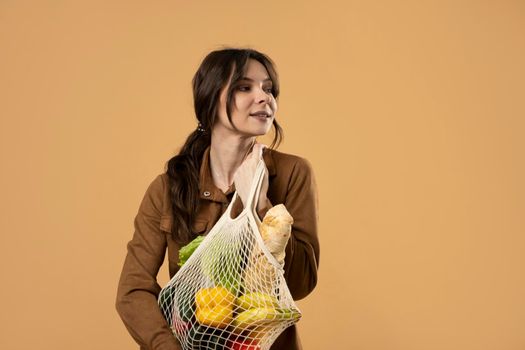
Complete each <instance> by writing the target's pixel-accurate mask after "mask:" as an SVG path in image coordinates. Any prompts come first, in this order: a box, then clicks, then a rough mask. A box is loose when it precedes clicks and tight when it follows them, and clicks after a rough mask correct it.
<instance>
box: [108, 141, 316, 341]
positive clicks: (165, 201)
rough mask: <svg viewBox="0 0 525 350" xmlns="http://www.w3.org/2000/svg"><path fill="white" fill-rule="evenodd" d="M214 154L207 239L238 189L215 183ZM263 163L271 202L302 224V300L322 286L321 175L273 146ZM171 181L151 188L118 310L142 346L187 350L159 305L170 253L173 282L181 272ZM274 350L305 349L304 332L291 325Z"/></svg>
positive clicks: (295, 230) (204, 206)
mask: <svg viewBox="0 0 525 350" xmlns="http://www.w3.org/2000/svg"><path fill="white" fill-rule="evenodd" d="M209 151H210V147H208V148H207V149H206V152H205V153H204V156H203V160H202V165H201V170H200V184H199V187H200V201H201V202H200V204H201V206H200V208H201V209H200V210H199V212H198V214H197V220H196V222H195V224H194V227H193V228H194V230H195V232H197V233H198V234H200V235H205V234H207V233H208V232H209V231H210V229H211V228H212V227H213V225H214V224H215V223H216V222H217V221H218V220H219V218H220V216H221V215H222V213H223V212H224V211H225V210H226V208H227V206H228V204H229V203H230V200H231V197H232V195H233V193H234V191H235V186H234V185H232V186H231V187H230V188H229V190H228V191H227V192H226V193H224V192H222V190H220V189H219V188H218V187H217V186H215V184H214V182H213V179H212V177H211V172H210V168H209ZM263 159H264V162H265V164H266V167H267V168H268V175H269V188H268V199H269V200H270V202H271V203H272V205H276V204H279V203H283V204H284V205H285V206H286V209H287V210H288V211H289V212H290V214H291V215H292V217H293V219H294V223H293V226H292V235H291V237H290V240H289V241H288V245H287V246H286V259H285V265H284V269H285V279H286V281H287V284H288V287H289V289H290V291H291V294H292V296H293V298H294V299H295V300H299V299H302V298H304V297H306V296H307V295H308V294H309V293H310V292H311V291H312V290H313V289H314V287H315V285H316V284H317V270H318V266H319V240H318V235H317V230H318V197H317V185H316V181H315V177H314V173H313V170H312V167H311V164H310V163H309V162H308V161H307V160H306V159H304V158H301V157H299V156H296V155H292V154H286V153H282V152H279V151H276V150H271V149H268V148H265V149H264V151H263ZM168 181H169V178H168V175H167V174H166V173H163V174H160V175H157V177H156V178H155V179H154V180H153V181H152V182H151V184H150V185H149V187H148V189H147V190H146V193H145V195H144V197H143V199H142V202H141V204H140V206H139V209H138V213H137V215H136V217H135V220H134V227H135V232H134V234H133V238H132V239H131V241H129V243H128V245H127V255H126V259H125V262H124V266H123V269H122V273H121V276H120V281H119V285H118V291H117V299H116V308H117V311H118V313H119V315H120V317H121V318H122V321H123V322H124V324H125V326H126V328H127V329H128V331H129V333H130V334H131V336H132V337H133V338H134V339H135V341H136V342H137V343H138V344H139V345H140V348H141V349H152V350H153V349H154V350H178V349H181V347H180V344H179V343H178V341H177V340H176V338H175V337H174V335H173V333H172V331H171V330H170V328H169V327H168V324H167V322H166V321H165V319H164V317H163V316H162V314H161V312H160V309H159V307H158V304H157V297H158V294H159V292H160V290H161V286H159V284H158V283H157V279H156V276H157V273H158V271H159V268H160V266H161V265H162V263H163V261H164V257H165V254H166V249H167V250H168V263H169V274H170V278H171V277H173V276H174V275H175V273H176V272H177V271H178V266H177V262H178V252H179V248H180V246H179V245H178V244H177V243H176V242H175V241H174V240H173V238H172V236H171V234H170V232H171V229H172V224H173V218H172V213H171V202H170V196H169V182H168ZM269 208H270V207H267V208H264V209H263V210H262V211H261V212H260V213H259V214H260V216H261V215H262V216H264V214H265V213H266V211H267V210H268V209H269ZM241 210H242V202H241V201H240V199H239V200H238V201H236V203H234V207H233V210H232V211H233V214H232V215H233V216H234V217H235V216H237V215H238V214H239V213H240V211H241ZM304 317H312V316H311V315H310V316H309V315H304ZM271 349H272V350H296V349H302V347H301V343H300V340H299V337H298V335H297V329H296V327H295V326H291V327H289V328H287V329H286V330H285V331H284V332H283V333H282V334H281V335H280V336H279V337H278V338H277V340H276V341H275V343H274V344H273V345H272V347H271Z"/></svg>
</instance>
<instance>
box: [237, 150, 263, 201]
mask: <svg viewBox="0 0 525 350" xmlns="http://www.w3.org/2000/svg"><path fill="white" fill-rule="evenodd" d="M265 147H266V145H263V144H262V143H258V142H257V143H255V144H254V145H253V148H252V151H251V152H250V154H248V156H247V157H246V159H245V160H244V161H243V162H242V163H241V165H240V166H239V167H238V168H237V170H236V171H235V174H234V175H233V181H234V183H235V190H236V191H237V194H238V195H239V197H240V198H241V201H242V203H243V205H244V206H246V202H247V201H248V195H249V194H250V193H249V192H250V186H251V184H252V181H253V177H254V175H255V170H256V169H257V164H258V163H259V160H261V159H262V153H263V149H264V148H265ZM268 185H269V183H268V169H267V168H266V165H265V166H264V178H263V183H262V185H261V191H260V193H259V200H258V202H257V211H259V209H261V208H263V207H264V206H265V205H267V204H269V201H268V198H267V193H268Z"/></svg>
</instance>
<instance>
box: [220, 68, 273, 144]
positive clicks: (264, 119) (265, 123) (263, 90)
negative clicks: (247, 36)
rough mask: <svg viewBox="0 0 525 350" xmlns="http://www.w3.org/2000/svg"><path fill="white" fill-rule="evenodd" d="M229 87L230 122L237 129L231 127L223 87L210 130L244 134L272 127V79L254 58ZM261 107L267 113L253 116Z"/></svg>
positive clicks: (257, 133)
mask: <svg viewBox="0 0 525 350" xmlns="http://www.w3.org/2000/svg"><path fill="white" fill-rule="evenodd" d="M239 83H240V85H238V87H237V88H236V89H235V90H234V91H233V105H232V107H233V108H232V111H231V117H232V122H233V124H234V125H235V126H236V128H237V131H236V130H235V129H233V127H232V125H231V123H230V121H229V120H228V117H227V115H226V89H227V87H228V86H229V85H230V83H228V85H227V86H226V87H224V88H223V89H222V91H221V96H220V102H219V111H218V118H217V119H216V122H215V125H214V131H215V132H217V131H220V132H233V133H236V134H239V133H241V134H243V135H244V136H259V135H265V134H266V133H268V131H269V130H270V128H271V127H272V123H273V119H274V118H275V113H276V112H277V102H276V101H275V98H274V97H273V95H272V93H271V90H272V81H271V80H270V77H269V75H268V72H267V71H266V68H265V67H264V66H263V65H262V64H261V63H260V62H259V61H257V60H254V59H250V60H249V61H248V67H247V70H246V74H245V76H244V79H243V80H241V81H240V82H239ZM261 111H265V112H267V113H268V115H267V116H254V115H253V114H254V113H256V112H261Z"/></svg>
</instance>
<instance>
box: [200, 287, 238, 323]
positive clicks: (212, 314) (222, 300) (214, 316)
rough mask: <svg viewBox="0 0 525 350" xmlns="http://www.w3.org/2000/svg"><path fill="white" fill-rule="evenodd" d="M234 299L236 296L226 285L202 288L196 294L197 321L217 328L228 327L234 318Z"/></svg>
mask: <svg viewBox="0 0 525 350" xmlns="http://www.w3.org/2000/svg"><path fill="white" fill-rule="evenodd" d="M234 301H235V296H234V295H233V294H232V293H231V292H230V291H229V290H228V289H226V288H224V287H221V286H217V287H211V288H203V289H200V290H199V291H198V292H197V293H196V294H195V304H196V306H197V311H196V313H195V316H196V317H197V321H198V322H199V323H200V324H203V325H207V326H212V327H216V328H226V327H228V325H229V324H230V323H231V322H232V318H233V307H234Z"/></svg>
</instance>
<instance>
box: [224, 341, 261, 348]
mask: <svg viewBox="0 0 525 350" xmlns="http://www.w3.org/2000/svg"><path fill="white" fill-rule="evenodd" d="M231 350H261V347H260V346H259V345H258V344H257V342H256V341H255V340H248V339H247V340H244V341H242V340H235V341H233V343H232V345H231Z"/></svg>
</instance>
